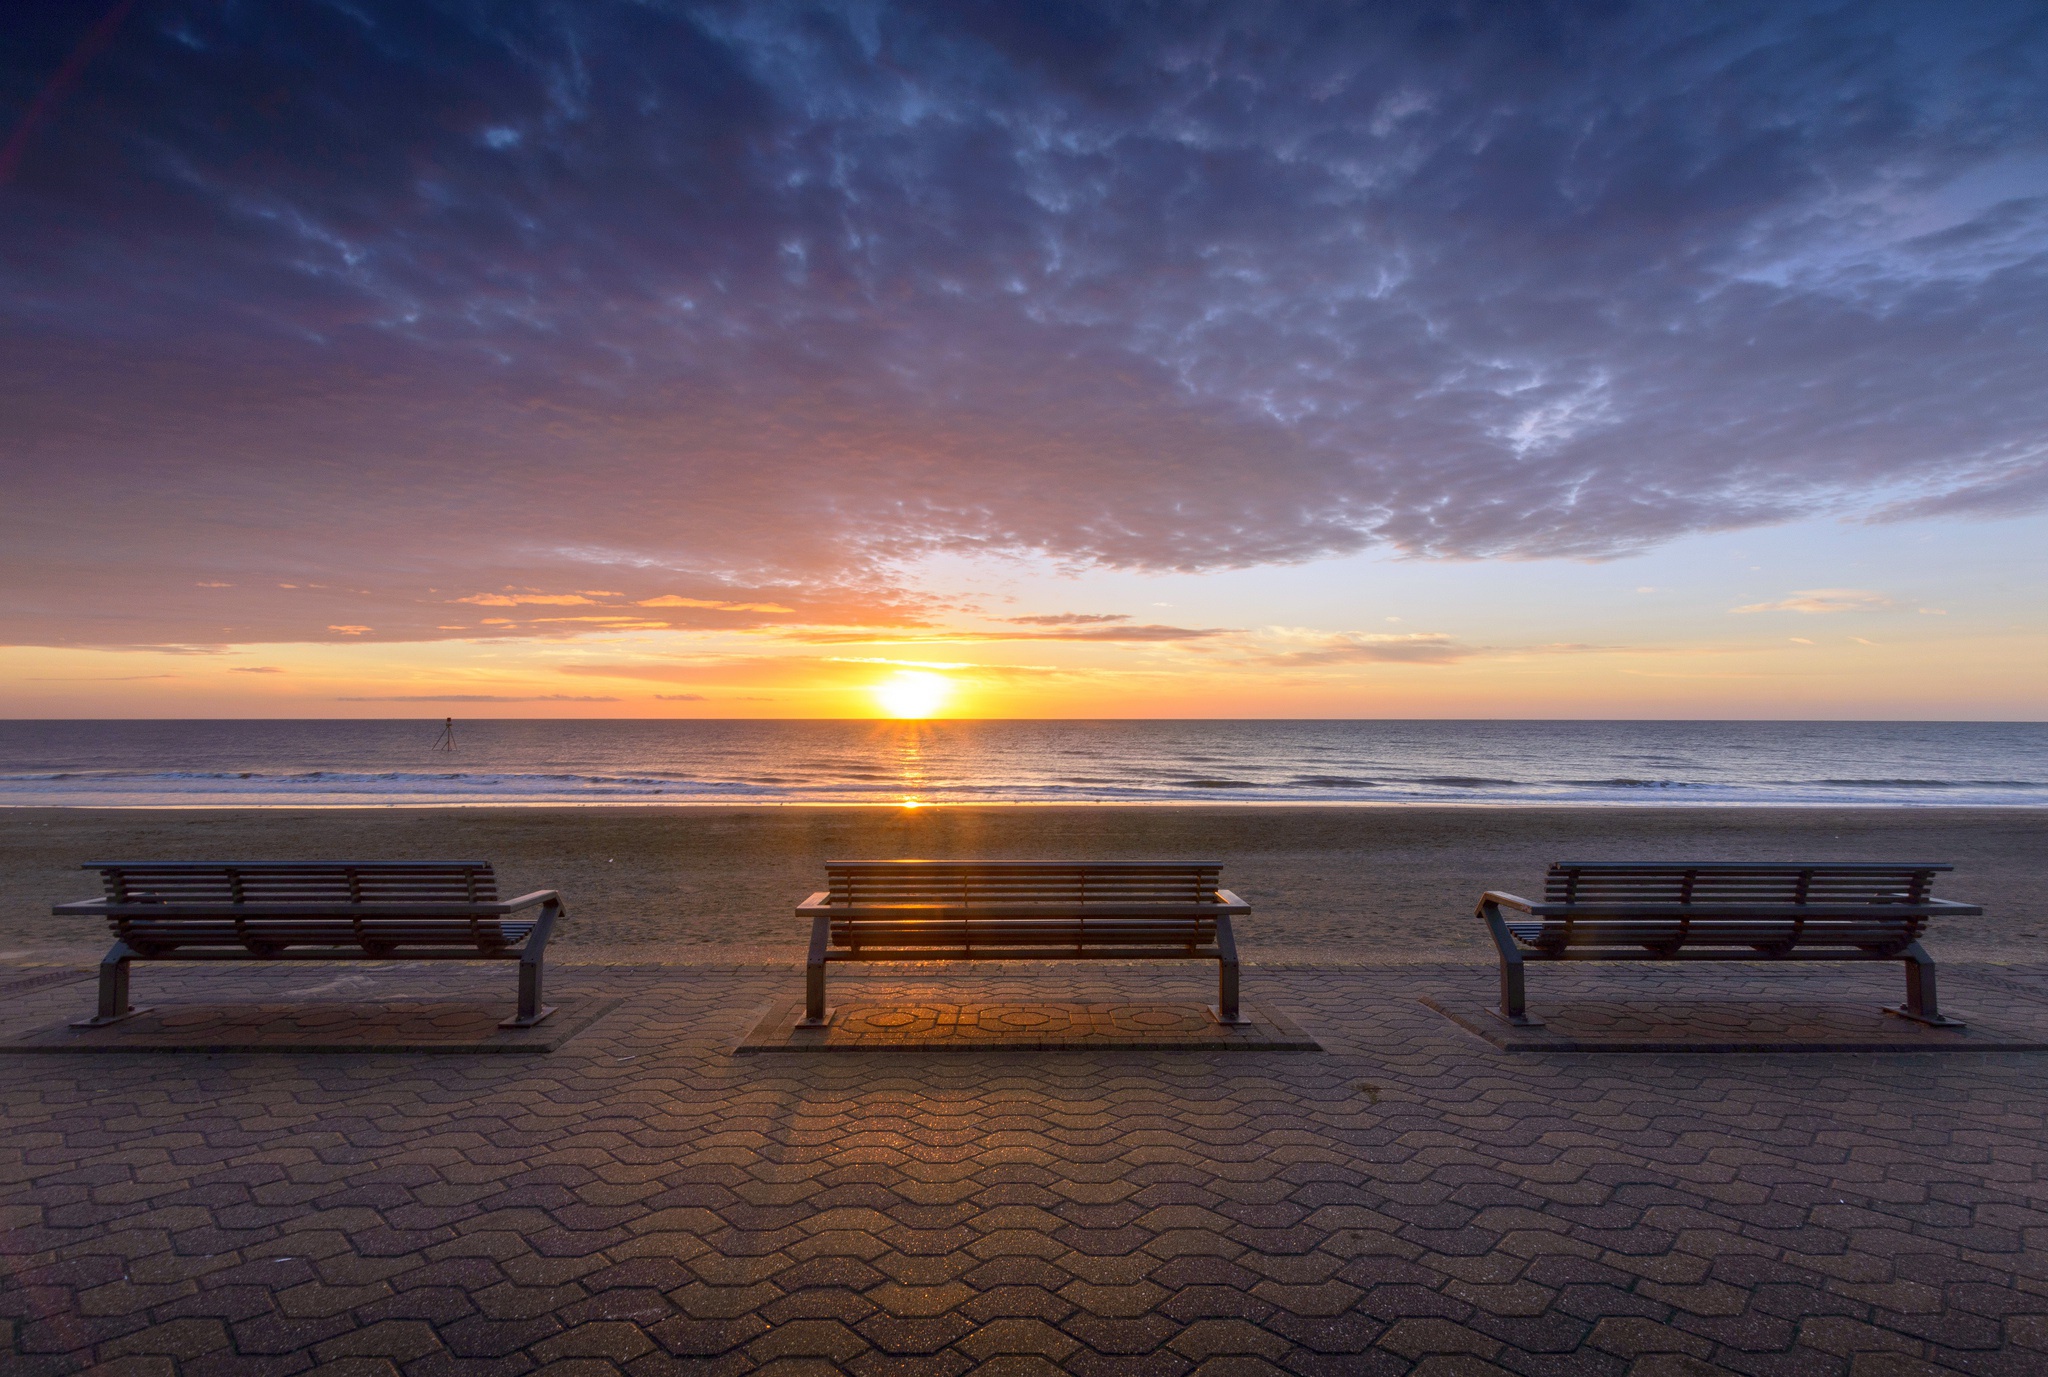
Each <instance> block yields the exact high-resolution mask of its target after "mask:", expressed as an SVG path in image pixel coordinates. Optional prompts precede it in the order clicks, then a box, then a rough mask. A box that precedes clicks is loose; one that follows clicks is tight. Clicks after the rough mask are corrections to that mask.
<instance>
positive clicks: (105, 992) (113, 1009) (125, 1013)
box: [71, 942, 149, 1028]
mask: <svg viewBox="0 0 2048 1377" xmlns="http://www.w3.org/2000/svg"><path fill="white" fill-rule="evenodd" d="M134 956H135V951H134V949H133V948H131V947H130V946H129V945H128V944H127V943H126V942H116V943H114V946H113V949H112V950H111V951H109V952H108V953H107V954H106V956H105V957H103V958H102V959H101V961H100V1009H99V1012H98V1013H96V1014H94V1015H93V1016H92V1017H91V1018H81V1019H75V1020H73V1022H72V1024H71V1026H72V1027H73V1028H104V1027H106V1026H107V1025H108V1024H109V1023H119V1022H120V1021H121V1020H122V1019H124V1018H133V1017H134V1016H135V1015H137V1014H146V1013H148V1012H149V1010H148V1009H146V1008H143V1009H138V1008H136V1007H135V1006H134V1005H132V1004H130V1003H129V1002H128V963H129V961H130V960H132V959H133V958H134Z"/></svg>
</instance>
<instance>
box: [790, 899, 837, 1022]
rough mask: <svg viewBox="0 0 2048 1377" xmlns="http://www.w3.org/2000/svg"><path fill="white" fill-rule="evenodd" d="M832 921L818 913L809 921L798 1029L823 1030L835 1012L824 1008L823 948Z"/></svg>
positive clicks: (830, 932) (830, 935)
mask: <svg viewBox="0 0 2048 1377" xmlns="http://www.w3.org/2000/svg"><path fill="white" fill-rule="evenodd" d="M831 937H832V920H831V919H830V918H827V917H826V916H825V915H824V914H822V913H820V914H818V915H817V916H816V917H814V918H812V919H811V951H810V956H809V957H808V959H807V960H806V961H805V963H804V1016H803V1017H802V1018H800V1019H798V1020H797V1021H796V1026H797V1027H799V1028H823V1027H824V1026H825V1025H826V1024H828V1023H830V1022H831V1021H832V1015H833V1014H834V1013H835V1012H837V1011H836V1010H833V1009H828V1008H826V1007H825V947H826V945H827V944H828V943H829V942H830V941H831Z"/></svg>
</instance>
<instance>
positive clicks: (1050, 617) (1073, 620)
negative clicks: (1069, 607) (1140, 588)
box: [1003, 612, 1130, 626]
mask: <svg viewBox="0 0 2048 1377" xmlns="http://www.w3.org/2000/svg"><path fill="white" fill-rule="evenodd" d="M1003 620H1004V621H1006V622H1015V623H1017V624H1018V625H1019V626H1097V625H1106V624H1108V623H1110V622H1127V621H1129V620H1130V618H1129V617H1127V616H1124V615H1123V614H1121V613H1116V612H1052V613H1046V614H1043V615H1040V616H1035V617H1005V618H1003Z"/></svg>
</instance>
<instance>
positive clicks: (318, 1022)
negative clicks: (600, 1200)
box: [0, 995, 622, 1054]
mask: <svg viewBox="0 0 2048 1377" xmlns="http://www.w3.org/2000/svg"><path fill="white" fill-rule="evenodd" d="M621 1002H622V1001H621V1000H619V999H617V998H611V999H606V998H601V997H598V996H595V995H580V996H576V997H574V998H568V999H563V1000H561V1001H560V1002H559V1004H558V1006H557V1008H556V1010H555V1013H554V1015H553V1016H552V1017H550V1018H549V1019H548V1020H547V1022H545V1023H541V1024H538V1025H536V1026H534V1027H531V1028H502V1027H500V1026H499V1023H500V1021H501V1020H502V1019H503V1018H504V1015H505V1009H504V1001H503V1000H502V999H498V1000H495V1001H488V1002H487V1001H483V1000H478V999H468V1000H426V999H401V1000H382V1001H376V1002H366V1001H348V1002H341V1001H308V1002H304V1003H292V1004H275V1003H252V1004H240V1003H238V1004H172V1003H167V1002H166V1003H158V1004H156V1005H153V1006H150V1007H148V1008H147V1009H145V1010H143V1011H142V1012H138V1013H136V1014H133V1015H131V1016H129V1017H128V1018H125V1019H123V1020H121V1021H120V1022H119V1023H112V1024H108V1025H106V1026H105V1027H100V1028H80V1027H75V1026H73V1025H72V1024H71V1023H69V1022H68V1021H67V1022H64V1023H57V1024H52V1025H50V1026H48V1027H44V1028H38V1029H35V1030H34V1031H32V1032H29V1033H25V1034H21V1035H18V1036H16V1037H14V1038H11V1039H9V1040H7V1041H4V1042H0V1053H7V1052H486V1053H489V1052H510V1053H515V1054H516V1053H525V1054H535V1053H545V1052H552V1051H554V1050H555V1049H556V1048H558V1047H560V1046H561V1045H562V1044H563V1043H565V1042H567V1041H568V1040H569V1039H570V1038H573V1037H575V1036H576V1035H577V1034H578V1033H580V1032H582V1031H583V1030H584V1029H586V1028H588V1027H589V1026H590V1025H591V1024H593V1023H595V1022H596V1021H597V1020H598V1019H600V1018H602V1017H604V1016H605V1015H606V1014H608V1013H610V1012H611V1011H612V1010H613V1009H615V1008H617V1007H618V1006H619V1004H620V1003H621Z"/></svg>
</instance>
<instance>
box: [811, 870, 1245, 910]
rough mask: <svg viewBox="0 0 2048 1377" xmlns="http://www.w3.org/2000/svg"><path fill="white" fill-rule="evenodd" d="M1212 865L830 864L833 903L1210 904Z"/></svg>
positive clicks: (1214, 883)
mask: <svg viewBox="0 0 2048 1377" xmlns="http://www.w3.org/2000/svg"><path fill="white" fill-rule="evenodd" d="M1222 872H1223V866H1222V864H1221V862H1217V861H829V862H827V863H826V866H825V874H826V887H827V891H828V892H829V893H830V894H831V896H832V898H831V902H832V903H833V904H834V905H835V906H853V905H859V904H958V905H966V906H974V905H979V904H1082V905H1085V904H1091V903H1095V904H1105V903H1115V904H1213V903H1216V902H1217V898H1216V888H1217V884H1218V881H1219V878H1220V876H1221V875H1222Z"/></svg>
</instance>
